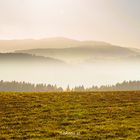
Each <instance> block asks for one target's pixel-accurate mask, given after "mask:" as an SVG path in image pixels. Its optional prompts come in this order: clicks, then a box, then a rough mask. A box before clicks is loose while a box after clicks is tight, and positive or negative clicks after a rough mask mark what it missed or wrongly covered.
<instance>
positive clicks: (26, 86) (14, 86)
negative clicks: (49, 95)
mask: <svg viewBox="0 0 140 140" xmlns="http://www.w3.org/2000/svg"><path fill="white" fill-rule="evenodd" d="M0 91H7V92H8V91H16V92H50V91H54V92H55V91H57V92H62V91H63V89H62V88H61V87H57V86H56V85H54V86H53V85H50V84H48V85H46V84H36V85H35V84H31V83H25V82H16V81H12V82H4V81H0Z"/></svg>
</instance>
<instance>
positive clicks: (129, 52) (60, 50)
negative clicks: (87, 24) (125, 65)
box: [15, 38, 140, 62]
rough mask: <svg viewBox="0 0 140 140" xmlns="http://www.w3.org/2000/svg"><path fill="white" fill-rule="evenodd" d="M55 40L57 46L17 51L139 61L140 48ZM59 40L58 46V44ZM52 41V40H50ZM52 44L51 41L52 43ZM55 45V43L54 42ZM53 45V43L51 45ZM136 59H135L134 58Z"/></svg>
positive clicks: (73, 58)
mask: <svg viewBox="0 0 140 140" xmlns="http://www.w3.org/2000/svg"><path fill="white" fill-rule="evenodd" d="M53 40H55V41H56V42H55V43H56V47H55V46H53V47H52V48H51V47H49V46H47V47H46V48H43V47H42V48H37V49H27V50H26V49H25V50H17V51H15V52H16V53H29V54H35V55H39V56H44V57H53V58H56V59H60V60H63V61H66V62H93V61H97V60H105V61H106V60H111V61H112V60H120V59H123V60H126V58H131V57H133V58H134V57H135V58H137V59H138V61H139V57H137V56H139V55H140V51H139V49H135V50H133V49H131V48H124V47H120V46H115V45H111V44H109V43H105V42H95V41H75V40H69V39H65V38H63V39H62V38H61V39H52V41H53ZM62 40H63V41H64V40H65V43H66V42H67V43H66V44H65V45H66V47H64V46H63V45H64V44H63V45H62V47H60V46H59V45H60V42H61V41H62ZM57 41H58V44H59V45H58V46H57ZM50 42H51V41H50ZM50 44H51V43H50ZM52 44H53V45H54V43H52ZM50 46H51V45H50ZM133 60H134V59H133Z"/></svg>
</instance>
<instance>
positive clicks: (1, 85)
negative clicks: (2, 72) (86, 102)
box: [0, 80, 140, 92]
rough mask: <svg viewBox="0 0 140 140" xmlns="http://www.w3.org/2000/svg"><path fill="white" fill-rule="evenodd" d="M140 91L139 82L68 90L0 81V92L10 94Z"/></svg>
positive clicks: (54, 86)
mask: <svg viewBox="0 0 140 140" xmlns="http://www.w3.org/2000/svg"><path fill="white" fill-rule="evenodd" d="M131 90H140V81H124V82H122V83H117V84H116V85H103V86H100V87H99V86H92V87H89V88H85V87H84V86H76V87H74V88H70V87H69V85H68V86H67V88H66V89H63V88H62V87H57V85H51V84H48V85H46V84H31V83H26V82H16V81H12V82H8V81H3V80H1V81H0V91H5V92H10V91H15V92H63V91H67V92H72V91H77V92H83V91H131Z"/></svg>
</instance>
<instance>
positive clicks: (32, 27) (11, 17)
mask: <svg viewBox="0 0 140 140" xmlns="http://www.w3.org/2000/svg"><path fill="white" fill-rule="evenodd" d="M139 7H140V0H0V39H19V38H20V39H21V38H47V37H56V36H63V37H68V38H74V39H80V40H99V41H105V42H110V43H113V44H116V45H121V46H126V47H135V48H140V39H139V37H140V10H139Z"/></svg>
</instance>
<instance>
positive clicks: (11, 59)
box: [0, 53, 64, 64]
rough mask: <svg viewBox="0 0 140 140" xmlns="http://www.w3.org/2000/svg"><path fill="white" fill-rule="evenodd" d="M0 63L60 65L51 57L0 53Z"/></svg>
mask: <svg viewBox="0 0 140 140" xmlns="http://www.w3.org/2000/svg"><path fill="white" fill-rule="evenodd" d="M0 63H5V64H6V63H27V64H28V63H31V64H32V63H44V64H45V63H46V64H49V63H50V64H51V63H53V64H62V63H64V62H63V61H61V60H58V59H54V58H51V57H43V56H36V55H31V54H25V53H0Z"/></svg>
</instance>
